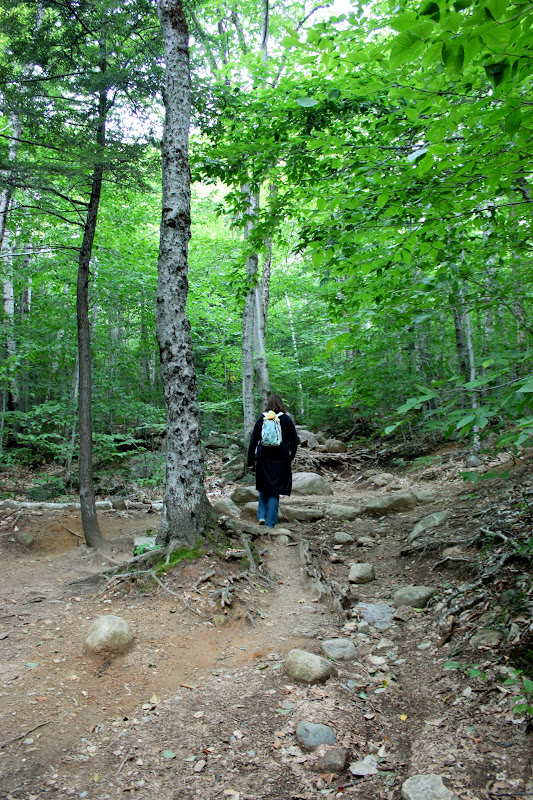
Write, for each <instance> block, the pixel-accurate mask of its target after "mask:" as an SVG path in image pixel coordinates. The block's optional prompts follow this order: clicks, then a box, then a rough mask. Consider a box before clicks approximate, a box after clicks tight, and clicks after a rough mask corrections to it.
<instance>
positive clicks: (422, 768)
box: [0, 481, 533, 800]
mask: <svg viewBox="0 0 533 800" xmlns="http://www.w3.org/2000/svg"><path fill="white" fill-rule="evenodd" d="M411 482H412V481H411ZM424 488H426V487H424ZM461 491H462V486H461V484H457V485H456V484H454V483H450V484H448V485H447V486H446V487H445V488H443V489H442V492H441V505H442V504H444V505H448V506H450V504H451V507H453V509H454V513H455V514H456V520H455V524H456V525H457V526H460V525H461V524H462V523H463V522H464V520H465V518H466V515H467V507H466V502H467V501H465V500H461V499H459V498H460V497H461V494H460V493H461ZM380 493H383V492H381V491H374V490H372V489H371V488H369V487H366V488H365V489H362V490H359V489H355V488H354V486H353V484H350V483H343V482H336V483H335V500H336V501H342V502H354V503H358V502H361V500H363V499H365V498H366V497H368V496H370V495H373V494H380ZM441 505H439V506H438V507H439V508H440V507H441ZM462 505H465V508H464V510H463V509H462V508H461V506H462ZM433 510H435V508H434V507H428V508H424V509H422V508H417V509H414V510H412V511H409V512H405V513H399V514H395V515H394V516H392V517H389V518H386V519H384V520H383V521H381V522H378V521H376V520H373V519H371V518H364V519H357V520H355V521H353V522H350V523H346V522H342V523H339V522H334V521H332V520H323V521H320V522H318V523H311V524H302V525H297V524H295V525H290V526H289V527H293V528H294V529H295V530H296V529H297V530H298V533H299V534H300V535H305V536H306V538H308V539H309V540H310V541H311V542H312V544H313V547H314V550H315V552H316V553H317V554H320V553H321V552H322V553H323V569H324V572H325V573H326V574H327V575H329V576H330V577H332V578H335V579H337V580H345V578H346V573H347V568H348V564H349V563H350V561H370V562H372V563H373V564H374V565H375V568H376V573H377V580H376V581H375V582H372V583H369V584H365V585H361V586H358V587H357V598H358V599H359V600H361V601H372V602H388V603H390V602H391V596H392V593H393V592H394V590H395V589H396V588H398V586H401V585H405V584H409V583H425V584H428V583H429V584H430V585H435V586H436V587H437V588H439V590H440V592H441V593H442V592H445V591H447V589H446V585H448V586H451V585H452V583H453V582H454V581H456V578H455V576H454V575H452V574H449V573H447V574H446V575H445V576H443V575H441V574H433V573H430V571H429V565H430V563H431V562H429V563H428V561H427V560H425V561H409V560H406V559H404V558H401V557H400V555H399V552H400V549H401V547H402V546H403V544H404V540H405V534H406V532H407V531H409V530H410V529H411V528H412V525H413V524H414V522H416V521H417V520H418V519H420V518H421V517H422V516H424V515H425V514H426V513H429V512H430V511H433ZM150 517H151V524H152V526H153V527H154V528H155V525H156V523H157V519H156V518H155V517H154V516H153V515H150ZM111 519H112V518H111V516H110V517H109V518H108V523H107V524H108V525H109V528H108V534H110V535H113V534H116V533H117V532H120V535H126V536H128V535H132V534H138V533H144V532H145V531H146V525H147V523H146V516H145V517H142V516H140V515H137V516H136V515H129V516H128V515H123V516H122V517H119V518H117V519H116V521H115V523H114V525H113V523H112V521H111ZM54 524H56V523H54ZM64 524H66V525H68V527H71V526H72V525H73V524H75V520H74V518H71V519H70V520H69V521H67V522H65V523H64ZM44 527H46V526H44ZM59 527H61V526H59ZM341 529H342V530H345V531H349V532H352V533H357V535H368V534H371V535H372V536H373V537H374V538H375V541H376V545H375V546H374V547H372V548H369V549H364V550H363V549H362V548H357V547H355V546H349V547H347V548H345V549H343V550H342V554H343V558H344V560H343V561H341V562H339V563H331V562H330V561H329V554H330V553H331V551H332V546H333V541H332V536H333V533H334V531H336V530H341ZM258 543H259V545H258V546H259V548H260V549H261V548H266V550H267V552H265V553H264V554H263V557H264V560H265V562H266V565H267V568H268V570H269V573H270V575H271V576H272V577H273V578H274V583H273V584H272V585H269V586H263V585H262V584H260V583H257V584H256V585H255V586H254V585H253V584H252V585H250V584H246V583H244V582H240V583H239V585H238V587H237V588H236V590H235V591H236V595H238V597H237V598H236V602H235V603H234V608H233V609H232V610H231V611H230V613H229V614H228V616H227V619H226V620H222V619H221V618H220V612H221V609H220V605H219V604H215V602H214V601H210V600H209V586H208V585H206V584H202V585H201V586H200V592H194V591H192V590H191V587H192V586H193V585H194V583H195V582H196V581H198V579H199V578H200V577H201V576H202V575H204V574H205V573H207V572H209V571H210V570H211V569H214V568H217V569H220V562H219V561H218V560H217V559H215V558H213V557H212V556H209V555H206V556H204V557H203V558H202V559H200V560H199V561H197V562H192V563H188V564H185V565H182V566H181V567H180V569H179V570H176V571H175V574H174V573H173V574H172V576H171V577H169V578H168V585H169V587H171V588H172V590H173V591H175V592H177V593H178V594H180V595H181V596H182V597H184V598H185V599H186V601H187V604H188V606H190V607H191V608H192V609H196V610H200V613H199V614H195V613H193V611H191V610H190V609H189V608H188V607H187V606H184V605H183V603H182V602H181V601H180V599H178V597H175V596H173V595H170V594H168V593H165V592H164V591H162V590H157V591H156V593H155V594H154V593H153V589H152V588H151V589H150V590H149V593H148V594H145V593H143V591H142V589H140V588H139V587H136V588H134V589H133V590H132V591H131V592H130V590H129V589H128V588H126V587H125V586H124V585H121V587H120V588H119V589H116V590H115V589H113V587H111V588H110V590H109V591H108V592H106V593H105V594H101V595H98V594H96V592H95V590H94V588H91V586H90V585H86V586H85V587H84V585H83V584H76V585H74V586H69V585H68V583H65V578H66V577H68V579H69V580H73V579H77V578H80V577H82V576H84V575H86V574H88V572H89V564H88V559H90V556H89V555H88V554H87V552H86V551H85V549H84V548H77V549H74V550H69V551H68V552H63V553H55V554H50V552H49V551H48V550H46V549H44V548H43V549H42V550H39V549H37V550H36V551H35V552H34V553H33V554H31V555H24V556H23V557H22V558H21V557H20V554H19V551H18V550H16V549H15V547H14V546H11V547H10V546H6V544H5V542H4V544H3V547H4V550H3V557H4V564H5V566H6V567H7V570H8V573H9V579H8V581H7V582H6V587H5V590H4V591H3V609H2V610H1V612H0V624H1V625H2V626H3V627H1V628H0V635H2V632H7V633H8V635H7V637H6V638H4V639H3V640H2V641H0V647H1V648H2V650H1V652H2V662H1V666H0V680H1V682H2V686H1V693H0V702H1V705H2V723H1V728H2V734H1V736H0V738H1V739H2V743H5V742H7V741H9V739H11V738H12V737H15V736H18V735H20V734H21V733H23V732H25V731H30V729H31V728H33V727H34V726H36V725H38V724H40V723H46V724H45V725H44V727H42V728H39V729H37V730H35V731H34V732H32V733H28V735H27V736H26V737H24V738H22V739H21V740H19V741H16V742H13V743H11V744H7V745H6V746H5V747H3V748H2V749H0V773H1V774H2V778H0V796H2V797H4V796H5V797H6V798H10V799H11V798H13V800H37V798H41V797H45V796H49V795H51V796H55V797H71V796H77V797H80V798H81V799H82V800H83V798H87V800H92V799H93V800H109V799H110V798H118V797H122V796H123V795H124V794H125V793H130V792H133V793H135V796H136V797H138V798H140V800H148V799H149V798H150V800H152V798H154V797H157V798H159V799H160V800H174V798H175V799H176V800H178V798H179V800H192V798H202V800H215V798H219V797H221V798H224V797H232V798H234V800H260V799H261V798H264V799H265V800H267V799H268V800H274V799H276V800H289V798H312V797H313V798H314V797H319V796H330V797H342V796H344V795H345V794H346V795H350V794H355V795H356V796H359V797H361V798H363V799H364V800H374V798H375V800H378V798H379V800H383V799H384V798H387V800H399V798H400V787H401V783H402V781H403V780H405V779H406V778H407V777H409V776H410V775H413V774H416V773H427V772H430V773H435V774H440V775H442V776H443V777H444V779H445V782H446V784H447V785H448V786H449V787H450V788H451V789H453V791H454V792H455V793H456V795H457V797H458V798H460V800H493V798H495V797H508V798H511V799H512V798H513V797H517V798H518V797H520V798H522V797H524V796H526V794H527V792H529V793H533V786H532V783H531V773H530V767H528V759H529V757H530V755H531V748H530V745H529V741H528V738H527V737H526V736H524V731H523V727H522V728H520V726H518V725H515V724H513V717H512V714H510V712H509V698H508V697H507V696H506V695H505V693H502V692H499V691H498V689H497V688H494V687H492V686H491V688H490V689H489V690H488V691H485V688H486V687H485V686H484V684H483V683H482V682H479V681H478V682H476V681H472V680H470V681H468V680H465V679H464V677H463V675H462V674H461V675H460V674H458V673H450V672H449V671H446V670H445V669H444V668H443V665H444V663H445V662H446V661H447V660H449V658H450V657H451V654H452V652H453V647H451V646H450V645H448V644H445V645H444V646H443V647H442V648H437V647H436V644H437V641H438V639H439V638H440V634H439V632H438V631H437V630H436V627H435V624H434V617H433V614H432V612H431V610H428V611H425V612H414V611H413V612H411V613H408V614H407V615H406V618H405V620H403V621H401V620H395V621H394V622H393V624H392V626H391V627H390V628H389V629H388V630H386V631H383V632H379V631H376V630H374V629H371V630H370V631H369V632H358V631H357V628H356V625H357V620H356V619H354V620H353V621H350V618H349V619H348V623H347V624H344V623H343V622H340V621H339V620H338V619H337V618H336V616H335V615H333V614H332V613H331V612H330V611H329V610H328V609H327V608H326V607H325V606H324V605H323V604H322V603H318V602H316V597H315V593H314V591H313V588H312V585H311V583H310V582H309V581H308V580H307V579H306V578H305V576H304V573H303V570H302V567H301V564H300V560H299V555H298V548H297V547H294V546H283V545H281V544H279V543H277V541H275V540H274V541H273V542H270V541H269V540H266V539H260V540H258ZM70 544H71V543H70V542H69V547H70ZM43 567H44V568H45V570H46V575H45V576H44V577H43ZM225 569H226V570H227V571H228V573H229V571H230V567H228V566H226V567H225ZM222 576H223V574H222ZM24 584H26V586H30V587H32V589H31V590H30V591H28V590H26V589H24ZM32 592H33V595H32ZM39 597H40V598H42V599H41V600H40V601H39V602H31V601H32V599H36V598H39ZM209 603H211V604H212V606H210V605H209ZM206 604H207V605H206ZM210 607H211V611H210V612H209V613H207V611H206V609H207V608H210ZM11 609H12V612H11ZM10 613H13V614H16V616H13V617H10V616H8V615H9V614H10ZM103 613H116V614H118V615H120V616H122V617H123V618H125V619H127V620H128V621H129V622H130V623H131V625H132V627H133V629H134V631H135V635H136V642H135V646H134V648H133V650H132V651H131V652H130V653H128V654H126V655H125V656H123V657H121V658H118V659H116V660H112V661H104V662H102V661H101V660H100V661H94V660H92V659H90V658H88V657H87V656H86V655H85V654H84V653H83V652H82V650H81V641H82V637H83V633H84V632H85V631H86V629H87V628H88V626H89V624H90V621H91V620H92V619H94V618H95V617H97V616H99V615H100V614H103ZM248 614H249V615H250V616H251V617H252V619H253V620H254V622H255V627H253V625H252V623H251V621H250V616H248ZM216 623H223V624H220V626H217V624H216ZM337 636H342V637H347V638H351V639H352V640H353V641H354V642H355V643H356V645H357V648H358V657H357V661H356V662H344V663H342V664H339V665H338V669H339V675H338V678H336V679H331V680H330V681H328V683H327V684H325V685H324V686H321V687H304V686H301V685H296V684H294V683H291V681H290V680H289V679H288V678H287V677H286V676H285V675H284V672H283V659H284V656H285V655H286V653H287V652H288V651H289V650H290V649H292V648H294V647H299V648H302V649H306V650H311V651H313V652H316V653H320V652H321V640H323V639H325V638H333V637H337ZM488 655H490V654H489V653H487V652H485V653H479V654H473V658H477V659H478V660H480V659H484V658H485V656H488ZM372 659H374V661H372ZM301 720H309V721H312V722H320V723H324V724H327V725H330V726H331V728H332V729H333V730H334V731H335V734H336V737H337V743H338V745H340V746H342V747H345V748H346V749H347V751H348V753H349V762H354V761H359V760H361V759H362V758H364V757H367V758H368V757H369V756H374V758H375V759H376V761H377V763H378V770H377V774H375V775H371V776H369V777H367V778H355V777H354V776H353V775H351V774H350V773H344V774H343V775H341V776H335V775H333V774H330V773H318V772H317V771H316V770H315V769H314V764H315V762H316V760H317V756H316V755H315V754H309V753H305V752H303V751H302V750H301V749H300V748H299V747H298V746H297V743H296V740H295V737H294V731H295V727H296V724H297V722H299V721H301ZM528 781H529V783H528Z"/></svg>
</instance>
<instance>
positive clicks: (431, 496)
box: [414, 489, 439, 506]
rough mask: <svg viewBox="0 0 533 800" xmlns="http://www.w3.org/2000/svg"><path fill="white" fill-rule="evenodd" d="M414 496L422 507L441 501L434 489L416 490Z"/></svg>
mask: <svg viewBox="0 0 533 800" xmlns="http://www.w3.org/2000/svg"><path fill="white" fill-rule="evenodd" d="M414 495H415V497H416V499H417V500H418V502H419V503H420V505H421V506H425V505H428V504H429V503H434V502H435V501H436V500H438V499H439V495H438V493H437V492H436V491H435V490H434V489H415V491H414Z"/></svg>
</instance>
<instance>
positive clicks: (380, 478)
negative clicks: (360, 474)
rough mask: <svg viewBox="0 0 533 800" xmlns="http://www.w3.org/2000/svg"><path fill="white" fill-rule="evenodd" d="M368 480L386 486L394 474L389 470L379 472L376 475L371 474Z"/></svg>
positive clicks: (375, 484) (376, 484)
mask: <svg viewBox="0 0 533 800" xmlns="http://www.w3.org/2000/svg"><path fill="white" fill-rule="evenodd" d="M369 480H370V483H373V484H374V486H387V484H389V483H392V481H393V480H394V475H392V474H391V473H390V472H380V473H379V474H378V475H372V476H371V477H370V479H369Z"/></svg>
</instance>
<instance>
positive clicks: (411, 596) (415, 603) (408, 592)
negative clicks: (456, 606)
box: [393, 586, 437, 608]
mask: <svg viewBox="0 0 533 800" xmlns="http://www.w3.org/2000/svg"><path fill="white" fill-rule="evenodd" d="M436 594H437V590H436V589H433V588H432V587H431V586H404V587H403V589H398V591H397V592H395V593H394V598H393V602H394V605H395V606H396V608H398V607H399V606H411V607H412V608H425V607H426V606H427V604H428V603H429V601H430V600H431V598H432V597H433V596H434V595H436Z"/></svg>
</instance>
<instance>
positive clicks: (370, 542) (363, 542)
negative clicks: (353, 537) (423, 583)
mask: <svg viewBox="0 0 533 800" xmlns="http://www.w3.org/2000/svg"><path fill="white" fill-rule="evenodd" d="M375 544H376V540H375V539H373V538H372V537H371V536H360V537H359V538H358V540H357V545H358V547H373V546H374V545H375Z"/></svg>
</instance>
